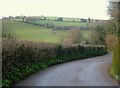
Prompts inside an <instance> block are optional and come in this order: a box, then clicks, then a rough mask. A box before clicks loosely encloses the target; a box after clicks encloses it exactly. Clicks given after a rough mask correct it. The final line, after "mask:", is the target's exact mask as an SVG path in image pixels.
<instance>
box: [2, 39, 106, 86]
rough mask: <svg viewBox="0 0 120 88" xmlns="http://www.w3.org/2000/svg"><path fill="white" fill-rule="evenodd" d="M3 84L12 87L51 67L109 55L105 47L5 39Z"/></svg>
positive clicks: (3, 48)
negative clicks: (29, 76)
mask: <svg viewBox="0 0 120 88" xmlns="http://www.w3.org/2000/svg"><path fill="white" fill-rule="evenodd" d="M2 44H3V47H2V58H3V59H2V64H3V66H2V67H3V68H2V72H3V74H2V78H3V80H2V83H3V86H12V85H13V84H15V83H16V82H18V81H19V80H21V79H23V78H25V77H27V76H28V75H30V74H33V73H35V72H36V71H39V70H41V69H44V68H47V67H49V66H51V65H55V64H59V63H63V62H68V61H71V60H76V59H83V58H88V57H93V56H99V55H104V54H106V53H107V50H106V49H105V47H98V46H81V45H69V46H63V45H59V44H53V43H35V42H29V41H17V40H15V39H3V41H2Z"/></svg>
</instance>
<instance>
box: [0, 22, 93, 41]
mask: <svg viewBox="0 0 120 88" xmlns="http://www.w3.org/2000/svg"><path fill="white" fill-rule="evenodd" d="M43 21H45V20H42V22H41V23H44V22H43ZM65 23H66V24H64V22H63V23H62V22H61V23H59V21H58V22H56V24H58V25H70V22H68V23H67V22H65ZM71 23H72V22H71ZM78 24H79V23H78ZM78 24H71V25H78ZM80 25H84V24H80ZM2 26H3V27H2V30H7V31H9V32H10V33H11V34H12V35H14V36H15V38H17V39H20V40H30V41H36V42H53V43H59V42H60V41H61V40H62V39H63V38H65V37H66V36H67V35H68V33H69V31H68V30H55V31H54V32H53V31H52V30H51V28H46V27H43V26H37V25H33V24H28V23H23V22H17V21H8V20H3V21H2ZM81 32H82V36H83V37H84V38H85V39H88V38H90V35H91V31H90V30H81Z"/></svg>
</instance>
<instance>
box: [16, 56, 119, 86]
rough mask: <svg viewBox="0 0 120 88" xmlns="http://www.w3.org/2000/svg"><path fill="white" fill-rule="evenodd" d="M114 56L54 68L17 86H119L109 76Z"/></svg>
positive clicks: (77, 61)
mask: <svg viewBox="0 0 120 88" xmlns="http://www.w3.org/2000/svg"><path fill="white" fill-rule="evenodd" d="M111 61H112V55H111V54H107V55H104V56H99V57H94V58H89V59H83V60H76V61H72V62H68V63H63V64H59V65H56V66H52V67H50V68H48V69H46V70H43V71H40V72H38V73H36V74H34V75H31V76H30V77H29V78H27V79H25V80H23V81H20V82H19V83H18V84H16V86H118V82H117V81H116V80H115V79H113V78H112V77H111V76H110V75H109V67H110V65H111Z"/></svg>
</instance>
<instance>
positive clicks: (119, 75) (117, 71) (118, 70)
mask: <svg viewBox="0 0 120 88" xmlns="http://www.w3.org/2000/svg"><path fill="white" fill-rule="evenodd" d="M110 73H111V75H112V76H113V77H115V78H116V79H118V80H120V37H118V41H117V44H116V46H115V47H114V50H113V60H112V67H111V72H110Z"/></svg>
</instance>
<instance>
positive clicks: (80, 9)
mask: <svg viewBox="0 0 120 88" xmlns="http://www.w3.org/2000/svg"><path fill="white" fill-rule="evenodd" d="M1 2H2V15H3V16H8V15H11V16H16V15H26V16H31V15H37V16H41V15H45V16H61V17H80V18H88V17H90V18H94V19H108V15H107V6H108V0H2V1H1ZM0 6H1V5H0Z"/></svg>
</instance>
